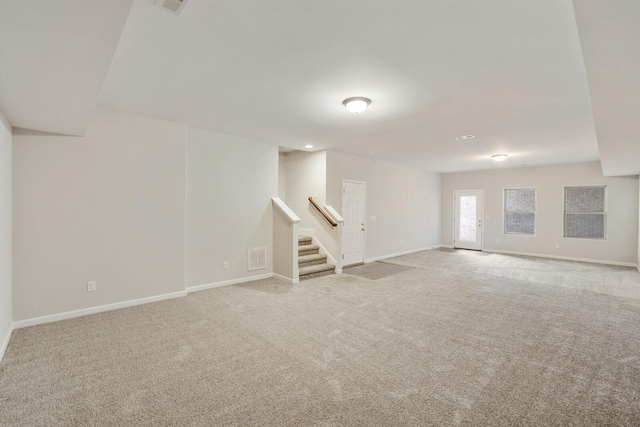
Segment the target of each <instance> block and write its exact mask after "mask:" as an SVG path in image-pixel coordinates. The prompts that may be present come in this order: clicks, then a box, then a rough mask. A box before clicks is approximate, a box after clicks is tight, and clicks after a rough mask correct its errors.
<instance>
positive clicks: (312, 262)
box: [298, 257, 327, 268]
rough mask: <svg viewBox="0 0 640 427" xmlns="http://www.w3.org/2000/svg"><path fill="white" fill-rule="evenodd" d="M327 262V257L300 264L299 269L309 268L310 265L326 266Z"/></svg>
mask: <svg viewBox="0 0 640 427" xmlns="http://www.w3.org/2000/svg"><path fill="white" fill-rule="evenodd" d="M326 262H327V257H324V258H321V259H314V260H313V261H305V262H299V263H298V268H302V267H309V266H310V265H318V264H326Z"/></svg>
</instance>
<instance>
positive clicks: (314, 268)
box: [299, 263, 336, 277]
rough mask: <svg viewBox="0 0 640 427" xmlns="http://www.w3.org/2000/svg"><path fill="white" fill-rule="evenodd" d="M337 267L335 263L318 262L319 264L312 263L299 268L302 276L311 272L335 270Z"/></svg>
mask: <svg viewBox="0 0 640 427" xmlns="http://www.w3.org/2000/svg"><path fill="white" fill-rule="evenodd" d="M335 268H336V266H335V265H333V264H328V263H325V264H317V265H310V266H308V267H302V268H301V269H300V270H299V275H300V277H302V276H307V275H310V274H316V273H323V272H325V271H333V270H334V269H335Z"/></svg>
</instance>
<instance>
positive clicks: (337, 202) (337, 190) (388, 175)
mask: <svg viewBox="0 0 640 427" xmlns="http://www.w3.org/2000/svg"><path fill="white" fill-rule="evenodd" d="M343 180H353V181H363V182H366V183H367V194H366V212H365V213H366V227H365V229H366V240H365V259H366V260H371V259H377V258H384V257H386V256H389V255H393V254H397V253H403V252H408V251H414V250H418V249H423V248H427V247H432V246H437V245H439V244H440V210H441V209H440V200H441V197H440V187H441V183H440V174H437V173H432V172H427V171H423V170H420V169H416V168H411V167H407V166H402V165H396V164H391V163H384V162H380V161H376V160H374V159H371V158H366V157H358V156H354V155H350V154H346V153H341V152H337V151H329V152H328V153H327V200H328V204H330V205H332V206H333V207H334V208H336V209H337V210H338V212H340V213H341V212H342V181H343ZM372 217H375V218H376V219H375V220H372Z"/></svg>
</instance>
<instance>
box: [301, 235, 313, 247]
mask: <svg viewBox="0 0 640 427" xmlns="http://www.w3.org/2000/svg"><path fill="white" fill-rule="evenodd" d="M311 240H313V238H312V237H310V236H298V245H310V244H311Z"/></svg>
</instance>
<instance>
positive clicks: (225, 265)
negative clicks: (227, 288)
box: [223, 261, 229, 270]
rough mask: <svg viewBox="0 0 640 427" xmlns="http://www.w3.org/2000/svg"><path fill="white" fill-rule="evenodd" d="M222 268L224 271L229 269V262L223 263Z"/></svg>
mask: <svg viewBox="0 0 640 427" xmlns="http://www.w3.org/2000/svg"><path fill="white" fill-rule="evenodd" d="M223 267H224V269H225V270H228V269H229V261H225V262H224V264H223Z"/></svg>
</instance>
